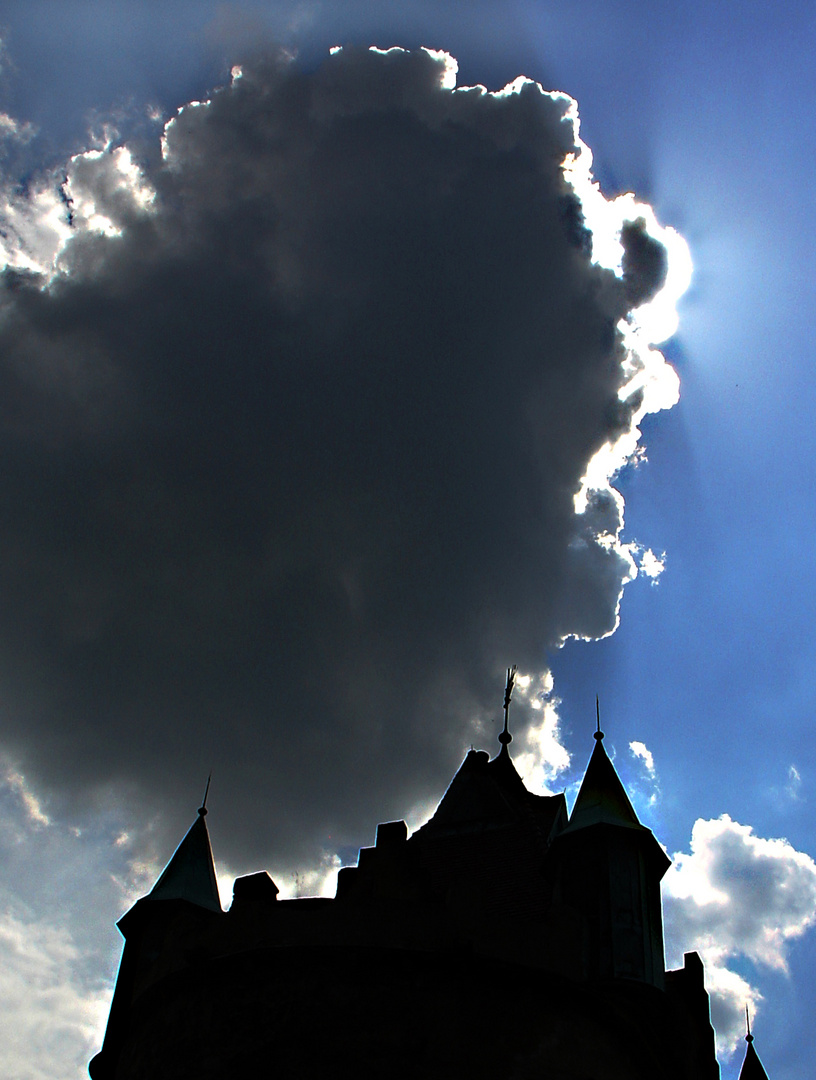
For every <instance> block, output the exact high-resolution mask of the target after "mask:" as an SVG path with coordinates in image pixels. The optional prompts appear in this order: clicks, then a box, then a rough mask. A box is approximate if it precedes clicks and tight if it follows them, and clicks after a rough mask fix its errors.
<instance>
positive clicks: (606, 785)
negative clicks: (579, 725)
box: [562, 721, 671, 878]
mask: <svg viewBox="0 0 816 1080" xmlns="http://www.w3.org/2000/svg"><path fill="white" fill-rule="evenodd" d="M603 737H604V733H603V732H602V731H601V727H600V721H599V723H598V730H597V731H596V732H595V749H594V750H593V751H592V756H591V757H590V759H589V764H588V765H587V769H586V772H585V773H584V779H583V781H582V783H581V787H580V789H579V791H578V796H577V798H576V800H575V805H574V806H573V808H572V813H571V814H570V819H569V824H568V825H567V827H566V829H564V831H563V833H562V835H563V836H566V835H572V834H575V833H576V832H578V831H579V830H580V829H586V828H589V827H590V826H593V825H615V826H617V827H618V828H623V829H632V830H634V831H636V832H639V833H641V834H643V835H644V836H645V837H648V840H649V843H648V844H647V848H648V849H649V850H650V852H651V857H652V858H654V860H655V868H656V870H657V871H658V874H659V877H661V878H662V877H663V875H664V874H665V873H666V871H667V870H668V868H669V867H670V866H671V859H670V858H669V857H668V855H667V854H666V852H665V851H664V850H663V848H662V847H661V846H660V844H659V843H658V842H657V840H656V839H655V837H654V834H653V833H652V831H651V830H650V829H647V828H646V826H645V825H642V824H641V822H640V821H639V820H638V816H637V814H636V813H635V810H634V807H633V806H632V804H631V802H630V801H629V796H628V795H627V794H626V789H625V788H624V786H623V784H622V783H621V780H620V777H619V776H618V774H617V772H616V771H615V766H614V765H613V764H612V762H611V761H610V760H609V758H608V756H607V753H606V750H604V747H603Z"/></svg>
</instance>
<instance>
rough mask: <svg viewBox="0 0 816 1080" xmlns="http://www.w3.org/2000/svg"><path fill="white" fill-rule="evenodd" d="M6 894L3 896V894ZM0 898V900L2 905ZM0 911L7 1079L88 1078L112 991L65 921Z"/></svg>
mask: <svg viewBox="0 0 816 1080" xmlns="http://www.w3.org/2000/svg"><path fill="white" fill-rule="evenodd" d="M2 899H5V898H2ZM2 899H0V903H2ZM2 906H3V907H4V908H5V910H0V1042H2V1046H3V1071H4V1075H5V1076H6V1077H8V1078H9V1080H54V1077H57V1076H59V1077H63V1078H65V1080H69V1078H74V1077H76V1080H80V1077H86V1076H87V1063H88V1060H89V1059H90V1057H91V1056H92V1055H93V1054H94V1053H95V1052H96V1051H97V1050H98V1049H99V1037H100V1033H101V1032H102V1031H103V1030H104V1022H105V1018H106V1014H107V1010H108V1007H109V1004H110V997H109V990H108V987H107V985H105V984H104V983H103V982H101V980H99V979H94V978H92V977H89V975H88V972H87V964H86V963H85V958H84V957H83V955H82V953H81V950H80V949H79V948H78V946H77V943H76V941H75V940H74V937H73V935H72V934H71V931H70V930H69V929H68V927H66V926H64V925H62V926H61V925H54V924H52V923H51V922H50V921H49V920H43V919H37V918H36V917H33V916H32V915H31V914H30V913H26V914H20V913H18V912H14V911H12V910H10V909H9V907H8V906H7V903H6V904H3V905H2Z"/></svg>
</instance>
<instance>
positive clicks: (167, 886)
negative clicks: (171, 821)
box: [149, 779, 222, 911]
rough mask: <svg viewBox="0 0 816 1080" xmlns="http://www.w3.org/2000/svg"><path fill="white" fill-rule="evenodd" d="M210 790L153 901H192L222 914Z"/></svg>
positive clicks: (154, 892)
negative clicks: (209, 827) (210, 825)
mask: <svg viewBox="0 0 816 1080" xmlns="http://www.w3.org/2000/svg"><path fill="white" fill-rule="evenodd" d="M209 789H210V781H209V779H208V780H207V791H205V792H204V801H203V803H202V804H201V806H200V807H199V810H198V816H197V817H196V819H195V821H194V822H193V824H192V825H191V826H190V829H189V831H188V833H187V835H186V836H185V837H184V839H183V840H182V841H181V843H180V844H179V846H178V847H177V848H176V850H175V852H174V854H173V857H172V858H171V859H170V862H169V863H168V864H167V866H166V867H165V868H164V870H163V871H162V873H161V875H160V877H159V880H158V881H157V882H156V884H155V885H154V886H153V888H152V889H151V891H150V894H149V898H150V899H151V900H189V901H190V903H192V904H198V906H199V907H203V908H209V909H210V910H211V911H221V910H222V909H221V901H220V900H219V897H218V884H217V882H216V879H215V866H214V864H213V856H212V848H211V847H210V835H209V833H208V831H207V823H206V822H205V820H204V818H205V817H206V816H207V792H208V791H209Z"/></svg>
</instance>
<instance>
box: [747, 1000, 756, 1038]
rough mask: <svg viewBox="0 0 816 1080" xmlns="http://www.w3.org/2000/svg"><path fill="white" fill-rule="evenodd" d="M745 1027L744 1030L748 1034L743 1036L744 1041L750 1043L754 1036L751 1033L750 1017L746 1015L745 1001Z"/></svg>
mask: <svg viewBox="0 0 816 1080" xmlns="http://www.w3.org/2000/svg"><path fill="white" fill-rule="evenodd" d="M745 1028H746V1031H747V1032H748V1034H747V1035H746V1036H745V1041H746V1042H747V1043H749V1044H750V1043H752V1042H753V1041H754V1036H753V1035H752V1034H751V1017H750V1016H749V1015H748V1003H747V1002H746V1004H745Z"/></svg>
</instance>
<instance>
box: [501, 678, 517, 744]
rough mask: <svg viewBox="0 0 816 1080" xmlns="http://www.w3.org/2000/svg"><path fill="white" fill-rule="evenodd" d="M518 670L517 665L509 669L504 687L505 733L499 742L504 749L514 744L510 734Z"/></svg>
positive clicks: (503, 732)
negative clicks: (512, 701) (511, 710)
mask: <svg viewBox="0 0 816 1080" xmlns="http://www.w3.org/2000/svg"><path fill="white" fill-rule="evenodd" d="M517 670H518V668H517V667H516V665H515V664H513V666H512V667H511V668H508V669H507V683H506V685H505V687H504V731H502V733H501V735H499V742H500V743H501V744H502V747H506V746H507V744H508V743H509V742H512V740H513V736H512V735H511V734H510V727H509V725H510V699H511V698H512V696H513V688H514V687H515V685H516V671H517Z"/></svg>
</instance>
